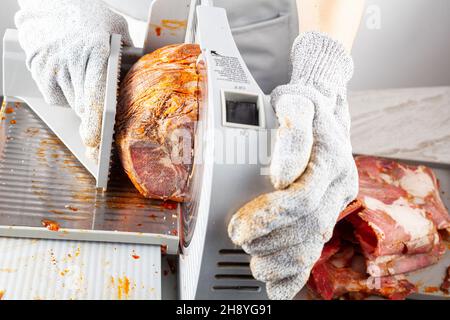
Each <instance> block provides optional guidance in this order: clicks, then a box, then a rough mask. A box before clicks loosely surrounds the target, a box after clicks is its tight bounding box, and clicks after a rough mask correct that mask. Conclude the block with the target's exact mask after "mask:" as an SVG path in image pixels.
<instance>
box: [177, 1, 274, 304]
mask: <svg viewBox="0 0 450 320" xmlns="http://www.w3.org/2000/svg"><path fill="white" fill-rule="evenodd" d="M194 2H195V1H194ZM188 25H190V28H188V30H187V37H186V39H189V37H188V35H189V34H190V33H192V34H194V35H195V36H194V37H191V38H194V41H195V42H196V43H198V44H199V45H200V48H201V51H202V53H201V56H200V57H199V59H198V63H197V69H198V73H199V77H200V82H199V91H200V95H199V123H198V127H197V130H196V138H195V143H194V146H195V150H194V153H195V155H194V170H193V174H192V180H191V182H190V184H191V197H192V201H191V202H190V203H183V204H182V205H181V215H182V222H181V226H182V232H181V237H180V243H181V249H180V251H181V255H180V270H179V282H180V283H179V294H180V298H181V299H237V300H239V299H264V298H267V296H266V293H265V289H264V284H263V283H261V282H259V281H256V280H255V279H254V278H253V276H252V274H251V272H250V268H249V256H248V255H247V254H246V253H245V252H244V251H243V250H242V249H241V248H239V247H237V246H235V245H234V244H233V243H232V242H231V241H230V239H229V237H228V234H227V226H228V223H229V221H230V218H231V216H232V215H233V214H234V213H235V212H236V211H237V210H238V209H239V208H240V207H241V206H242V205H244V204H245V203H246V202H248V201H249V200H251V199H252V198H254V197H256V196H257V195H260V194H261V193H264V192H268V191H270V190H272V186H271V184H270V181H269V179H268V177H267V175H265V174H266V171H267V165H268V159H267V158H268V157H269V156H270V150H271V139H270V135H271V132H272V130H271V129H272V128H274V127H275V123H276V121H275V115H274V112H273V110H272V107H271V105H270V102H269V101H268V98H267V97H266V96H265V95H264V93H263V91H262V90H261V89H260V87H259V86H258V84H257V83H256V81H255V80H254V79H253V77H252V75H251V74H250V71H249V70H248V68H247V66H246V64H245V62H244V60H243V58H242V57H241V55H240V53H239V50H238V48H237V46H236V44H235V42H234V39H233V36H232V33H231V30H230V26H229V24H228V19H227V16H226V12H225V9H222V8H218V7H214V6H212V5H211V1H202V5H199V6H197V8H196V15H195V16H194V17H193V18H192V23H188ZM230 102H231V104H232V103H242V105H241V106H242V107H244V106H246V105H248V106H250V105H251V108H252V110H255V109H256V110H257V112H256V115H255V116H254V117H253V118H252V119H251V120H252V121H247V122H246V121H241V120H242V119H243V118H244V117H240V115H239V114H238V113H239V112H240V111H241V112H242V113H243V114H247V111H246V110H245V107H244V108H240V109H239V110H237V109H236V110H237V111H236V112H235V113H234V116H233V117H234V118H233V117H229V114H228V113H227V110H228V106H230V105H231V104H229V103H230ZM253 114H255V113H254V112H253ZM236 120H237V121H236ZM247 120H248V119H247ZM223 137H227V139H228V138H232V139H235V141H236V142H237V144H238V145H245V146H247V148H246V153H247V156H248V158H247V159H246V160H245V161H243V162H239V161H231V162H228V161H226V159H225V161H223V160H224V159H223V158H222V159H219V158H218V157H217V155H218V154H220V153H221V150H222V151H223V148H224V145H223V143H222V142H223V140H221V138H223ZM228 151H230V150H228V149H226V150H225V152H228ZM256 154H259V155H266V159H263V158H261V157H259V156H258V157H256V159H254V161H252V160H250V158H251V157H252V156H256ZM226 156H227V155H226V154H225V158H226ZM236 156H239V154H237V155H236Z"/></svg>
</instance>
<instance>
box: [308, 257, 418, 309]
mask: <svg viewBox="0 0 450 320" xmlns="http://www.w3.org/2000/svg"><path fill="white" fill-rule="evenodd" d="M307 285H308V288H309V289H310V290H312V291H313V292H315V293H316V294H318V295H319V296H320V297H321V298H322V299H325V300H330V299H336V298H339V297H341V296H342V295H344V294H346V293H350V292H358V293H362V294H365V295H379V296H382V297H385V298H388V299H395V300H397V299H404V298H405V297H407V296H408V295H409V294H411V293H413V292H416V291H417V289H416V287H415V286H414V285H413V284H412V283H410V282H409V281H408V280H406V279H405V278H404V277H402V276H388V277H377V278H373V277H368V276H367V275H366V274H365V273H361V272H357V271H355V270H353V269H352V268H350V267H343V268H338V267H336V266H334V265H333V264H332V263H330V262H329V261H327V262H324V263H321V264H318V265H316V266H314V268H313V270H312V271H311V276H310V278H309V280H308V284H307Z"/></svg>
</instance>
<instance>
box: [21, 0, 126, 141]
mask: <svg viewBox="0 0 450 320" xmlns="http://www.w3.org/2000/svg"><path fill="white" fill-rule="evenodd" d="M19 5H20V10H19V11H18V12H17V14H16V16H15V22H16V26H17V29H18V30H19V42H20V45H21V46H22V48H23V49H24V50H25V53H26V58H27V61H26V62H27V67H28V68H29V69H30V71H31V73H32V76H33V79H34V80H35V81H36V83H37V85H38V87H39V90H40V91H41V93H42V95H43V96H44V99H45V101H46V102H47V103H49V104H58V105H67V104H69V105H70V106H71V107H72V108H73V109H74V110H75V112H76V113H77V115H78V116H79V117H80V118H81V125H80V134H81V138H82V140H83V142H84V143H85V144H86V146H88V147H92V148H96V147H97V146H98V145H99V143H100V133H101V121H102V115H103V101H104V96H105V84H106V67H107V63H108V57H109V50H110V36H111V34H112V33H117V34H120V35H122V41H123V44H124V45H131V44H132V42H131V39H130V36H129V34H128V27H127V23H126V21H125V19H124V18H123V17H121V16H120V15H117V14H115V13H113V12H112V11H111V10H109V9H108V8H107V7H106V6H105V4H104V3H103V2H102V1H98V0H57V1H55V0H19Z"/></svg>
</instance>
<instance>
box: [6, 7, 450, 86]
mask: <svg viewBox="0 0 450 320" xmlns="http://www.w3.org/2000/svg"><path fill="white" fill-rule="evenodd" d="M17 8H18V6H17V0H0V35H3V33H4V30H5V29H6V28H11V27H14V20H13V15H14V13H15V12H16V11H17ZM0 51H1V52H3V48H2V44H0ZM353 56H354V60H355V66H356V71H355V75H354V77H353V79H352V81H351V83H350V89H353V90H363V89H380V88H393V87H418V86H436V85H450V0H366V12H365V14H364V17H363V20H362V23H361V28H360V32H359V34H358V37H357V39H356V42H355V45H354V48H353ZM1 71H2V67H1V64H0V73H1ZM2 89H3V85H2V80H1V79H0V95H1V94H2Z"/></svg>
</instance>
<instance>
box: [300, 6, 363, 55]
mask: <svg viewBox="0 0 450 320" xmlns="http://www.w3.org/2000/svg"><path fill="white" fill-rule="evenodd" d="M363 8H364V0H297V10H298V16H299V28H300V32H307V31H320V32H324V33H326V34H328V35H329V36H330V37H331V38H333V39H335V40H337V41H339V42H341V43H342V44H343V45H344V47H345V49H346V50H347V51H348V52H350V51H351V48H352V45H353V40H354V39H355V36H356V32H357V30H358V26H359V23H360V20H361V16H362V12H363Z"/></svg>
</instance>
